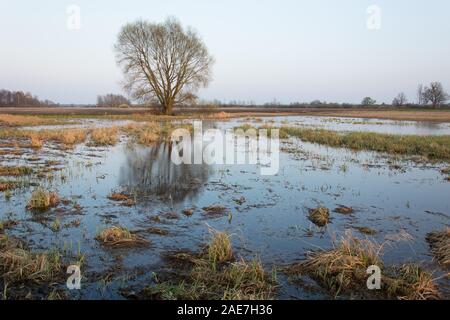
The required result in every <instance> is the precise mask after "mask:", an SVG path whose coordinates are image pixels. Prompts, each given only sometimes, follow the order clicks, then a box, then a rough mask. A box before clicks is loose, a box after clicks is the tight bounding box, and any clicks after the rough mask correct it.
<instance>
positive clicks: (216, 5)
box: [0, 0, 450, 103]
mask: <svg viewBox="0 0 450 320" xmlns="http://www.w3.org/2000/svg"><path fill="white" fill-rule="evenodd" d="M73 4H75V5H78V6H79V7H80V9H81V29H80V30H78V31H69V30H68V29H67V28H66V21H67V14H66V9H67V7H68V6H69V5H73ZM373 4H375V5H378V6H379V7H380V8H381V10H382V15H381V29H380V30H376V31H374V30H368V29H367V27H366V20H367V17H368V15H367V13H366V10H367V7H368V6H369V5H373ZM449 13H450V1H447V0H429V1H425V0H415V1H413V0H409V1H408V0H385V1H375V0H372V1H366V0H342V1H335V0H329V1H325V0H315V1H313V0H309V1H300V0H278V1H275V0H271V1H266V0H240V1H235V0H227V1H225V0H224V1H218V0H190V1H186V0H184V1H182V0H166V1H149V0H142V1H139V0H127V1H121V2H114V3H113V2H112V1H92V0H91V1H87V0H86V1H81V0H72V1H64V0H54V1H51V0H41V1H24V0H14V1H12V0H10V1H6V0H0V41H1V46H0V88H5V89H10V90H18V89H21V90H27V91H31V92H33V93H35V94H37V95H39V97H41V98H48V99H51V100H54V101H57V102H61V103H94V102H95V99H96V96H97V94H104V93H109V92H122V90H121V87H120V80H121V78H122V75H121V72H120V70H119V68H118V67H117V66H116V64H115V60H114V54H113V51H112V48H113V44H114V42H115V39H116V35H117V33H118V31H119V29H120V27H121V26H122V25H123V24H125V23H126V22H129V21H134V20H136V19H138V18H143V19H148V20H151V21H162V20H164V19H165V18H166V17H167V16H175V17H177V18H178V19H179V20H180V21H181V23H182V24H183V25H189V26H192V27H193V28H195V29H196V30H197V31H198V32H199V34H200V35H201V36H202V38H203V40H204V42H205V43H206V45H207V46H208V48H209V50H210V52H211V54H212V55H213V56H214V57H215V59H216V64H215V65H214V69H213V77H214V80H213V82H212V83H211V84H210V86H209V88H208V89H204V90H202V91H201V92H200V97H201V98H204V99H215V98H217V99H220V100H224V101H229V100H244V101H249V100H253V101H255V102H258V103H261V102H265V101H271V100H273V99H277V100H279V101H281V102H290V101H311V100H314V99H321V100H327V101H337V102H345V101H349V102H359V101H361V99H362V97H364V96H372V97H374V98H375V99H376V100H378V101H380V102H382V101H386V102H390V101H392V98H393V96H395V95H396V94H397V93H398V92H400V91H404V92H405V93H406V94H407V96H408V98H410V99H415V91H416V87H417V84H418V83H419V82H423V83H429V82H430V81H441V82H442V83H443V85H444V87H445V88H446V89H447V91H450V41H449V38H450V19H449Z"/></svg>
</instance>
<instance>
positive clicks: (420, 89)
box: [417, 84, 426, 105]
mask: <svg viewBox="0 0 450 320" xmlns="http://www.w3.org/2000/svg"><path fill="white" fill-rule="evenodd" d="M417 104H419V105H424V104H426V101H424V96H423V84H419V85H418V86H417Z"/></svg>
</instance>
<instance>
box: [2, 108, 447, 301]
mask: <svg viewBox="0 0 450 320" xmlns="http://www.w3.org/2000/svg"><path fill="white" fill-rule="evenodd" d="M73 122H74V123H71V122H70V121H69V122H68V123H65V124H44V125H39V126H23V127H20V126H19V127H15V128H14V129H12V128H6V127H5V128H2V130H3V131H4V132H3V133H2V134H1V135H0V158H1V162H0V190H1V194H0V208H1V209H0V236H1V238H0V239H1V243H2V244H1V246H0V247H1V250H0V270H1V273H2V274H3V277H2V278H1V280H0V286H1V289H2V290H1V292H2V294H3V298H6V299H9V298H22V299H24V298H25V299H51V298H60V299H177V298H184V299H186V298H194V299H206V298H214V299H215V298H218V299H222V298H223V299H236V298H249V299H252V298H272V299H333V298H359V297H370V298H380V299H386V298H387V299H390V298H394V299H395V298H405V299H406V298H428V297H432V298H444V299H448V298H449V297H450V280H449V277H448V272H449V269H448V268H449V260H448V259H449V258H448V255H449V253H448V250H449V248H448V245H449V244H448V243H449V240H448V237H449V232H448V228H449V226H450V199H449V195H450V169H449V167H450V164H449V161H448V160H447V159H446V158H443V157H441V158H433V157H428V158H427V157H424V156H423V155H422V154H418V155H415V154H414V152H412V153H411V152H408V153H406V152H405V154H389V153H384V152H377V151H372V150H352V149H350V148H342V147H336V146H329V145H326V144H321V143H316V142H311V141H309V142H308V139H306V140H302V139H301V138H299V137H298V136H281V138H282V139H281V141H280V154H279V171H278V173H277V174H276V175H270V176H263V175H261V174H260V165H251V164H244V165H218V164H217V165H214V164H212V165H208V164H192V165H189V164H181V165H176V164H174V163H173V162H172V161H171V154H172V152H174V148H173V144H172V142H171V141H170V140H168V139H159V138H158V137H159V136H158V134H159V135H161V134H162V132H164V134H165V135H168V133H167V132H166V131H167V130H169V129H167V130H166V129H164V128H162V129H158V130H159V131H158V134H156V133H154V132H153V131H151V130H150V131H145V134H142V132H143V131H142V130H147V129H145V128H146V126H147V125H148V124H147V122H144V121H143V122H137V121H134V120H116V121H114V120H102V119H77V120H73ZM181 123H184V125H189V123H190V120H187V121H178V122H174V123H172V124H171V126H173V128H176V127H177V126H178V125H180V124H181ZM152 125H153V124H152ZM203 125H204V126H205V127H214V128H218V129H223V130H225V129H232V128H235V127H239V126H242V125H247V126H249V127H250V126H252V127H256V128H258V127H271V128H275V127H276V128H278V127H280V128H281V127H290V128H307V129H325V130H330V131H333V132H338V133H346V132H374V133H380V134H391V135H414V136H415V135H417V136H439V137H444V136H448V135H449V134H450V124H449V123H427V122H414V121H392V120H378V119H356V118H334V117H307V116H305V117H301V116H283V117H262V118H258V117H251V118H237V119H236V118H230V119H208V120H204V121H203ZM134 126H137V127H138V129H136V128H134ZM111 127H116V129H115V130H111V131H101V132H97V131H98V130H108V128H111ZM60 130H85V131H86V132H77V133H76V135H75V137H74V138H73V139H72V138H71V139H68V138H67V139H68V141H69V142H70V143H68V141H66V142H64V141H62V140H63V139H62V138H61V137H60V135H61V136H62V133H57V134H54V133H52V131H55V132H59V131H60ZM137 130H141V131H140V133H139V135H136V134H135V132H137ZM24 132H27V134H24ZM32 132H41V136H37V137H35V136H33V135H32ZM42 132H45V134H42ZM96 134H97V135H98V137H96V136H95V135H96ZM155 135H156V136H155ZM81 136H82V137H81ZM33 139H34V143H33ZM419 139H420V137H419ZM444 147H445V146H444ZM446 147H447V149H446V150H448V146H446ZM238 152H243V153H246V152H248V150H247V149H244V150H238ZM319 209H320V210H319ZM320 214H323V215H324V216H323V217H319V218H323V219H324V220H323V221H322V220H320V221H318V220H317V219H316V218H315V217H316V215H320ZM443 230H444V236H443V237H444V238H443V239H444V240H442V241H441V242H444V249H442V248H436V246H435V244H436V242H437V241H436V240H433V239H435V238H433V237H432V235H433V234H434V233H436V232H442V231H443ZM445 230H447V231H445ZM445 232H447V235H446V237H447V238H445ZM439 239H440V238H439ZM345 241H347V242H345ZM349 243H350V245H349V247H345V246H344V247H341V245H342V244H344V245H345V244H347V245H348V244H349ZM367 244H370V245H371V246H375V247H376V248H378V249H377V250H374V251H376V257H373V259H374V261H375V262H377V263H378V264H380V267H381V269H382V274H383V276H385V275H386V278H383V279H385V280H386V281H385V283H388V284H389V286H390V287H389V288H388V289H386V293H385V292H384V291H383V290H381V291H383V292H379V293H378V292H376V290H372V291H371V290H368V289H367V288H366V287H365V280H364V281H363V282H361V281H360V280H361V278H364V277H365V278H364V279H366V278H367V277H369V274H367V275H366V274H365V269H366V266H365V265H359V264H358V263H355V265H354V266H352V263H353V262H355V261H359V260H357V258H358V259H359V258H361V255H359V254H353V252H352V251H351V250H350V251H348V252H347V254H348V256H349V257H350V258H351V259H349V260H345V261H346V264H349V265H350V266H351V267H350V269H351V270H350V269H349V270H346V271H345V272H344V271H342V272H341V271H340V270H335V269H333V267H335V268H337V267H338V263H335V265H334V266H333V262H332V263H331V266H330V265H328V266H327V267H325V269H324V270H325V271H326V272H324V273H321V274H319V273H318V272H316V271H317V270H322V269H321V268H322V265H320V264H319V263H320V261H319V260H318V259H319V258H323V256H319V254H320V253H329V254H331V253H333V252H334V251H339V248H356V246H358V245H361V247H364V248H365V247H366V246H367ZM445 246H446V247H445ZM370 248H372V247H370ZM445 248H446V249H445ZM9 249H11V250H9ZM441 249H442V250H441ZM333 250H334V251H333ZM358 250H359V249H358ZM368 250H369V249H368ZM344 251H345V250H344ZM341 253H342V252H341ZM442 256H443V258H442ZM314 258H316V259H317V260H312V259H314ZM345 259H347V256H346V257H345ZM378 259H379V260H378ZM362 260H364V259H362ZM333 261H334V262H336V261H337V259H336V260H333ZM371 261H372V260H371ZM305 262H306V263H305ZM364 262H365V263H366V261H365V260H364ZM375 262H374V263H370V264H368V266H370V265H372V264H377V263H375ZM210 263H211V265H210ZM308 263H309V264H308ZM43 264H45V268H44V269H45V270H43V267H42V266H43ZM35 265H37V266H35ZM68 265H77V266H79V267H80V270H81V288H80V289H78V290H68V288H67V286H66V280H67V277H68V276H69V275H68V274H67V273H66V268H67V266H68ZM311 266H313V267H312V268H311ZM314 266H315V267H314ZM405 266H410V267H411V268H412V266H414V268H415V269H414V271H411V274H412V273H414V275H415V276H416V277H417V278H419V280H423V279H426V280H425V282H426V285H424V286H423V287H426V288H423V287H422V286H421V287H420V288H417V286H418V283H419V282H418V281H416V280H414V279H413V280H411V278H412V276H411V274H410V273H408V274H407V276H405V273H404V270H406V269H405ZM352 268H356V269H357V268H360V269H361V268H362V269H361V270H363V269H364V270H363V271H364V275H362V276H361V274H360V273H358V274H353V273H354V272H355V270H356V269H352ZM408 268H409V267H408ZM18 269H19V271H17V270H18ZM358 270H359V269H358ZM361 270H359V271H358V272H360V271H361ZM407 270H408V272H410V270H412V269H407ZM385 271H386V272H385ZM402 272H403V273H402ZM325 273H326V274H329V275H330V277H331V276H332V279H327V278H326V276H325V275H324V274H325ZM208 274H209V275H211V277H214V278H213V279H212V280H209V279H206V278H207V277H208ZM399 274H400V275H401V276H399V277H396V276H398V275H399ZM344 277H347V278H346V279H347V280H348V281H347V280H346V281H343V278H344ZM208 281H211V282H215V283H217V285H216V286H214V289H210V290H206V289H205V287H210V288H211V286H210V284H209V282H208ZM358 281H359V282H358ZM391 281H392V282H395V281H397V282H395V285H392V286H391ZM203 282H205V283H203ZM360 282H361V283H363V285H361V283H360ZM219 284H220V285H219ZM420 284H423V283H422V282H421V283H420ZM393 287H395V288H397V287H401V288H402V289H401V290H399V289H395V290H394V289H392V288H393ZM410 291H414V292H410ZM417 292H418V293H417ZM414 294H417V295H414Z"/></svg>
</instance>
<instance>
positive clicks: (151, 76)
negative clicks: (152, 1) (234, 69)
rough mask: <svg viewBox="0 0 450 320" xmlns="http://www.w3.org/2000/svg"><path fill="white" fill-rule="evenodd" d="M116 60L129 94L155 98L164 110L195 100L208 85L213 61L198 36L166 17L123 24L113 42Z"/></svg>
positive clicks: (142, 97) (141, 97)
mask: <svg viewBox="0 0 450 320" xmlns="http://www.w3.org/2000/svg"><path fill="white" fill-rule="evenodd" d="M115 51H116V60H117V63H118V64H119V65H120V66H122V68H123V72H124V74H125V78H126V80H125V88H126V89H127V90H128V91H129V92H130V93H131V95H132V97H133V98H135V99H139V100H142V101H146V102H147V101H151V102H154V101H156V102H158V103H159V104H160V105H161V106H162V107H163V110H164V112H165V113H166V114H171V113H172V111H173V107H174V105H180V104H185V103H189V102H192V101H193V100H195V98H196V96H195V93H196V91H197V90H198V89H199V88H200V87H205V86H207V85H208V83H209V81H210V77H211V66H212V64H213V62H214V60H213V58H212V57H211V56H210V55H209V53H208V50H207V48H206V46H205V45H204V43H203V42H202V40H201V39H200V38H199V36H198V35H197V34H196V33H195V32H194V31H192V30H191V29H189V28H188V29H187V30H185V29H183V27H182V26H181V24H180V23H179V22H178V21H177V20H175V19H173V18H169V19H167V20H166V21H165V22H164V23H161V24H155V23H150V22H146V21H136V22H134V23H129V24H127V25H125V26H124V27H123V28H122V30H121V31H120V33H119V35H118V40H117V43H116V45H115Z"/></svg>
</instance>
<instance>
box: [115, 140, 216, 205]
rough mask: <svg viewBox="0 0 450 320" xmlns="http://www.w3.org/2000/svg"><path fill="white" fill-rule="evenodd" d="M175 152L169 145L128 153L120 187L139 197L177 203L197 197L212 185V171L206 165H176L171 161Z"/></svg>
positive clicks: (132, 150) (133, 149) (140, 148)
mask: <svg viewBox="0 0 450 320" xmlns="http://www.w3.org/2000/svg"><path fill="white" fill-rule="evenodd" d="M172 150H173V148H172V144H171V143H165V142H163V143H159V144H155V145H154V146H151V147H146V148H143V147H132V148H129V149H127V150H126V154H125V159H126V160H125V164H124V166H123V167H122V168H121V171H120V176H119V182H120V185H121V186H126V187H127V188H129V189H131V190H134V191H137V193H138V194H139V195H144V196H158V197H161V198H164V199H170V198H171V199H172V201H173V202H182V201H184V200H187V199H191V198H193V197H195V195H196V194H198V192H199V191H200V189H201V187H202V185H203V184H204V183H205V182H206V181H208V178H209V176H210V171H211V170H212V168H211V167H210V166H208V165H206V164H202V165H188V164H181V165H175V164H174V163H172V161H171V152H172ZM137 200H138V201H139V199H137Z"/></svg>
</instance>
